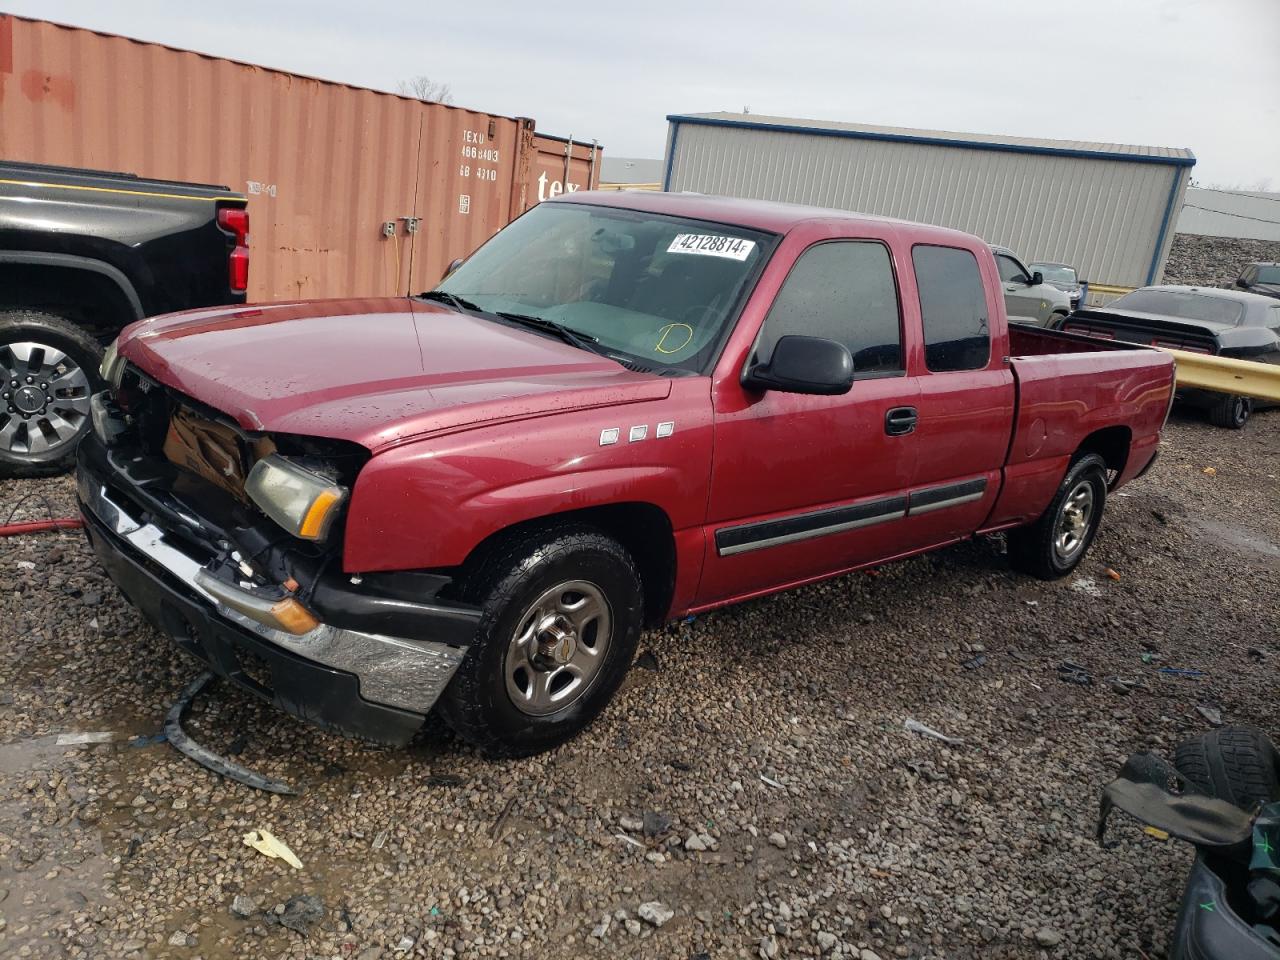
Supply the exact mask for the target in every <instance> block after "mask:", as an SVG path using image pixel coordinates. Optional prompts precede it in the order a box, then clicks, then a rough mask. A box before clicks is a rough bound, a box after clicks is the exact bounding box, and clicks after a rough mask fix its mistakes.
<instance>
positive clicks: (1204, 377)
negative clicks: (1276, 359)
mask: <svg viewBox="0 0 1280 960" xmlns="http://www.w3.org/2000/svg"><path fill="white" fill-rule="evenodd" d="M1161 349H1163V348H1161ZM1165 353H1169V354H1172V355H1173V357H1174V358H1175V359H1176V360H1177V361H1178V386H1179V387H1199V388H1200V389H1202V390H1216V391H1218V392H1219V393H1234V394H1237V395H1239V396H1242V397H1254V398H1255V399H1258V400H1274V401H1277V402H1280V365H1277V364H1274V363H1255V362H1254V361H1252V360H1235V359H1233V358H1231V357H1211V356H1209V355H1208V354H1204V353H1189V352H1188V351H1186V350H1165Z"/></svg>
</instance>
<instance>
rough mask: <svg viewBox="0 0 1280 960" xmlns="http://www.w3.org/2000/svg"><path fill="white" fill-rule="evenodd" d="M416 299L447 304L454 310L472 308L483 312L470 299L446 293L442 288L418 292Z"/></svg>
mask: <svg viewBox="0 0 1280 960" xmlns="http://www.w3.org/2000/svg"><path fill="white" fill-rule="evenodd" d="M418 299H419V300H434V301H435V302H436V303H444V304H448V305H449V306H451V307H453V309H455V310H474V311H476V312H477V313H483V312H484V311H482V310H481V309H480V307H478V306H476V305H475V304H474V303H472V302H471V301H470V300H465V299H463V298H462V297H460V296H458V295H457V294H454V293H448V292H446V291H444V290H428V291H427V292H426V293H420V294H418Z"/></svg>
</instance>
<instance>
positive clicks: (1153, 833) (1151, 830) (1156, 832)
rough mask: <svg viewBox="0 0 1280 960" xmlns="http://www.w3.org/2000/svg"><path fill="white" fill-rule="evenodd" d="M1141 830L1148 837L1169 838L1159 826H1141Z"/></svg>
mask: <svg viewBox="0 0 1280 960" xmlns="http://www.w3.org/2000/svg"><path fill="white" fill-rule="evenodd" d="M1142 832H1143V833H1145V834H1146V835H1147V836H1149V837H1155V838H1156V839H1157V840H1168V839H1169V834H1167V833H1166V832H1165V831H1163V830H1161V829H1160V828H1159V827H1143V828H1142Z"/></svg>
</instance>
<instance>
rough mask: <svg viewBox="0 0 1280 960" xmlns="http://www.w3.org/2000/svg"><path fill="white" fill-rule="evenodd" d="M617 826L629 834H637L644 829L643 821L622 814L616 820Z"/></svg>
mask: <svg viewBox="0 0 1280 960" xmlns="http://www.w3.org/2000/svg"><path fill="white" fill-rule="evenodd" d="M618 826H620V827H621V828H622V829H623V830H627V831H629V832H631V833H639V832H640V831H641V830H643V829H644V820H642V819H641V818H640V817H635V816H632V815H631V814H629V813H624V814H623V815H622V816H621V817H619V818H618Z"/></svg>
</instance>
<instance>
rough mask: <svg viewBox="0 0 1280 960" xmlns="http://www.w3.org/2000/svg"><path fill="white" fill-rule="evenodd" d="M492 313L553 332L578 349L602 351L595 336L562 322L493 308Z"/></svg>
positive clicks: (527, 325)
mask: <svg viewBox="0 0 1280 960" xmlns="http://www.w3.org/2000/svg"><path fill="white" fill-rule="evenodd" d="M493 315H494V316H496V317H502V319H504V320H510V321H511V322H512V323H518V324H521V325H522V326H526V327H532V328H533V329H534V330H541V331H543V332H545V333H550V334H554V335H555V336H557V337H559V338H560V339H561V340H563V341H564V342H565V343H567V344H569V345H570V346H573V347H577V348H578V349H579V350H590V351H591V352H592V353H603V352H604V350H603V348H601V347H600V341H599V340H598V339H597V338H596V337H593V336H591V334H589V333H579V332H578V331H577V330H573V329H571V328H569V327H566V326H565V325H564V324H562V323H556V322H555V321H554V320H546V319H544V318H542V317H532V316H529V315H528V314H525V313H508V312H507V311H505V310H494V311H493Z"/></svg>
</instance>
